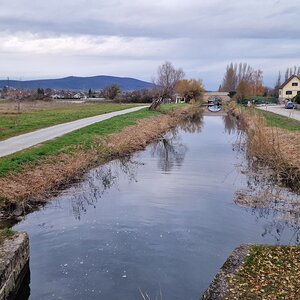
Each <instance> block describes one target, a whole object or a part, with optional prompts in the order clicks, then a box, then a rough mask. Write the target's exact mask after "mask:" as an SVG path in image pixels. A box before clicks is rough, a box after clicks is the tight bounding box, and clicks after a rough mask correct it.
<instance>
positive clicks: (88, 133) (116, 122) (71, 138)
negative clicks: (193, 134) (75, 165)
mask: <svg viewBox="0 0 300 300" xmlns="http://www.w3.org/2000/svg"><path fill="white" fill-rule="evenodd" d="M159 114H160V113H159V112H151V111H149V110H148V109H142V110H140V111H137V112H133V113H129V114H126V115H123V116H117V117H114V118H111V119H109V120H106V121H103V122H100V123H96V124H93V125H90V126H87V127H85V128H82V129H79V130H77V131H74V132H72V133H69V134H66V135H64V136H62V137H60V138H57V139H55V140H52V141H48V142H45V143H43V144H41V145H40V146H39V147H36V148H34V147H33V148H30V149H27V150H24V151H21V152H18V153H15V154H12V155H10V156H6V157H2V158H0V177H5V176H6V175H7V174H8V173H10V172H18V171H20V169H21V168H22V167H23V166H25V165H27V164H32V165H34V164H37V163H38V162H39V160H40V159H42V158H44V157H47V156H54V155H57V154H60V153H72V152H75V151H76V150H77V149H78V147H80V148H81V149H86V150H88V149H90V148H91V146H92V143H93V140H94V138H95V137H106V136H108V135H109V134H112V133H116V132H120V131H121V130H122V129H123V128H125V127H127V126H130V125H134V124H135V123H136V121H137V120H138V119H142V118H147V117H150V116H155V115H159Z"/></svg>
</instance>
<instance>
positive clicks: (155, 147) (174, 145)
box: [151, 131, 187, 172]
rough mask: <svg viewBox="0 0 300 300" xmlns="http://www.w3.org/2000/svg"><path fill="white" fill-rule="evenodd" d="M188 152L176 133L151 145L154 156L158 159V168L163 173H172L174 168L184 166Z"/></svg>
mask: <svg viewBox="0 0 300 300" xmlns="http://www.w3.org/2000/svg"><path fill="white" fill-rule="evenodd" d="M186 151H187V147H186V146H185V145H183V144H182V143H181V142H180V138H179V136H178V135H177V134H176V132H175V131H174V132H172V133H169V134H167V135H166V136H165V137H163V138H161V139H159V140H157V141H156V142H154V143H153V144H152V145H151V153H152V156H154V157H157V158H158V159H157V162H158V166H159V168H160V169H161V170H162V171H163V172H170V171H171V170H172V169H173V168H174V166H178V167H180V166H182V164H183V161H184V157H185V154H186Z"/></svg>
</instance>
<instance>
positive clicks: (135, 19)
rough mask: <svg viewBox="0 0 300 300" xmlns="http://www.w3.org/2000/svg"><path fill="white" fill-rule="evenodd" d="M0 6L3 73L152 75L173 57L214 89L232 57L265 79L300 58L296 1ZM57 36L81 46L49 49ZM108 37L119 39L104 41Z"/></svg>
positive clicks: (93, 0) (79, 1) (113, 0)
mask: <svg viewBox="0 0 300 300" xmlns="http://www.w3.org/2000/svg"><path fill="white" fill-rule="evenodd" d="M1 2H3V3H1ZM0 5H1V10H0V43H1V44H0V59H1V62H3V63H2V73H3V77H4V76H6V75H7V74H8V75H9V74H11V75H12V76H19V75H20V76H25V77H26V78H30V77H39V76H42V77H47V76H51V77H58V76H64V75H71V74H73V75H93V74H94V75H96V74H101V73H106V74H115V75H124V76H135V77H140V78H141V79H145V80H150V78H151V77H152V76H153V75H154V73H155V71H156V67H157V65H158V64H160V63H161V62H163V61H165V60H171V61H172V62H173V63H174V64H175V65H178V66H181V67H183V68H184V70H185V72H186V73H187V75H188V76H190V77H196V78H199V77H202V78H205V83H206V84H207V85H208V88H209V89H213V88H217V87H218V84H219V81H220V80H221V78H222V74H223V72H224V69H225V67H226V64H227V63H228V62H230V61H248V62H249V63H252V64H253V65H254V67H260V68H262V69H263V70H264V74H265V80H266V82H267V83H268V84H269V83H272V81H273V77H275V76H276V74H275V75H274V76H273V74H274V73H277V71H278V70H279V69H282V68H283V69H284V68H285V67H287V66H290V65H294V64H299V63H300V30H299V20H298V19H299V17H298V16H299V15H300V3H299V0H290V1H289V2H286V1H276V0H264V1H261V0H243V1H236V0H227V1H223V0H201V1H200V0H186V1H182V0H159V1H158V0H156V1H155V0H154V1H148V0H132V1H125V0H110V1H104V0H76V1H70V0H52V1H51V2H48V1H36V0H26V1H25V0H10V1H4V0H0ZM60 37H61V38H62V39H70V41H69V40H68V41H69V42H70V43H74V46H75V47H74V48H76V49H78V50H77V51H73V50H72V49H70V47H65V48H64V47H63V46H62V47H61V49H60V48H59V47H58V49H56V50H55V51H50V50H51V49H47V47H49V45H50V46H54V48H55V46H56V40H55V39H56V38H60ZM81 37H83V38H84V39H81ZM105 37H107V38H110V37H116V38H118V39H119V40H118V41H117V42H115V41H114V39H112V40H108V41H106V42H103V41H102V39H103V38H105ZM1 38H2V40H1ZM14 39H16V40H17V42H16V41H15V40H14ZM24 39H25V40H24ZM26 39H27V40H26ZM39 39H40V40H41V42H40V43H38V40H39ZM47 39H50V40H51V39H53V41H50V42H49V41H45V40H47ZM1 41H2V42H1ZM26 41H27V42H28V43H25V42H26ZM22 42H24V44H26V45H24V46H22ZM16 43H17V44H16ZM44 43H45V45H47V47H46V46H45V49H44V50H43V49H42V47H43V44H44ZM57 43H60V41H58V42H57ZM110 43H111V44H110ZM14 45H18V48H19V49H14ZM35 45H37V46H36V47H37V48H38V50H39V51H36V53H35V52H34V50H35V49H33V48H32V47H35ZM26 47H27V48H26ZM113 47H118V49H114V48H113ZM31 50H32V54H31V55H29V54H28V52H30V51H31ZM42 50H43V51H42ZM48 50H49V51H48ZM1 76H2V75H1V74H0V77H1Z"/></svg>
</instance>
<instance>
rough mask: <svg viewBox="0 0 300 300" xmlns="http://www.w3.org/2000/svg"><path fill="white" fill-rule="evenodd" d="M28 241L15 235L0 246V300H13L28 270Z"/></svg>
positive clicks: (26, 237) (23, 235)
mask: <svg viewBox="0 0 300 300" xmlns="http://www.w3.org/2000/svg"><path fill="white" fill-rule="evenodd" d="M28 262H29V239H28V235H27V233H25V232H20V233H15V235H14V236H13V237H12V238H9V239H6V240H5V241H4V242H3V244H2V245H0V300H6V299H13V298H14V295H15V294H16V293H17V292H18V289H19V287H20V285H21V283H22V280H23V278H24V276H25V274H26V271H27V270H28Z"/></svg>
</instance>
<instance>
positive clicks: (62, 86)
mask: <svg viewBox="0 0 300 300" xmlns="http://www.w3.org/2000/svg"><path fill="white" fill-rule="evenodd" d="M111 84H118V85H119V86H120V87H121V89H122V90H125V91H130V90H141V89H145V88H153V87H154V85H153V83H150V82H146V81H142V80H138V79H134V78H126V77H114V76H105V75H101V76H93V77H75V76H70V77H65V78H59V79H42V80H27V81H19V80H9V86H10V87H13V88H16V89H21V90H25V89H37V88H44V89H46V88H50V89H57V90H78V91H81V90H82V91H83V90H84V91H87V90H89V89H92V90H100V89H102V88H104V87H105V86H107V85H111ZM6 85H7V80H0V88H2V87H4V86H6Z"/></svg>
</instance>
